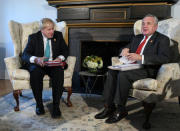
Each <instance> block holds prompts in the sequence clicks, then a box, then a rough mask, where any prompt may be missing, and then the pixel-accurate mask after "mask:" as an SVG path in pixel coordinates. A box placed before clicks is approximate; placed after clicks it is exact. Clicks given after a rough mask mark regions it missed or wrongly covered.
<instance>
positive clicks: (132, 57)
mask: <svg viewBox="0 0 180 131" xmlns="http://www.w3.org/2000/svg"><path fill="white" fill-rule="evenodd" d="M126 57H127V59H128V60H135V61H140V60H142V56H141V55H139V54H136V53H129V54H128V55H127V56H126Z"/></svg>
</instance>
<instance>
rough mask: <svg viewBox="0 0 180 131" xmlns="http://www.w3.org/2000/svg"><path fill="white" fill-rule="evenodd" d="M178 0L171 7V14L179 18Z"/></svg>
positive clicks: (179, 5)
mask: <svg viewBox="0 0 180 131" xmlns="http://www.w3.org/2000/svg"><path fill="white" fill-rule="evenodd" d="M179 12H180V1H178V2H177V3H176V4H175V5H173V6H172V8H171V16H172V17H174V18H178V19H180V14H179Z"/></svg>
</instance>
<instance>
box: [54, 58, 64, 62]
mask: <svg viewBox="0 0 180 131" xmlns="http://www.w3.org/2000/svg"><path fill="white" fill-rule="evenodd" d="M53 61H57V62H61V61H62V60H61V59H60V58H56V59H55V60H53Z"/></svg>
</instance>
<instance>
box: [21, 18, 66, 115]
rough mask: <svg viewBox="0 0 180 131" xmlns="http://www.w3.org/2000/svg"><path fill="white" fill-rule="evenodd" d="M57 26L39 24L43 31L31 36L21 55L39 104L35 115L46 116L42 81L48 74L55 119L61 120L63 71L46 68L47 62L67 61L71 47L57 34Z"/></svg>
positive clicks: (47, 23) (44, 23)
mask: <svg viewBox="0 0 180 131" xmlns="http://www.w3.org/2000/svg"><path fill="white" fill-rule="evenodd" d="M54 27H55V23H54V22H53V21H52V20H51V19H49V18H44V19H42V20H41V23H40V31H38V32H37V33H34V34H31V35H30V36H29V38H28V43H27V46H26V48H25V49H24V52H23V54H22V60H23V61H24V62H25V63H26V66H27V68H28V71H29V72H30V85H31V88H32V91H33V95H34V97H35V100H36V114H37V115H42V114H44V113H45V111H44V106H43V101H42V90H43V78H44V75H45V74H47V75H48V76H49V77H50V78H51V80H52V97H53V112H52V117H53V118H58V117H60V116H61V111H60V108H59V104H60V98H61V96H62V93H63V84H64V70H63V68H62V67H61V66H46V65H45V63H44V62H45V61H58V62H62V61H64V60H65V59H66V58H67V56H68V47H67V45H66V43H65V41H64V39H63V36H62V33H61V32H58V31H55V30H54Z"/></svg>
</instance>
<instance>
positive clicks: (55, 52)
mask: <svg viewBox="0 0 180 131" xmlns="http://www.w3.org/2000/svg"><path fill="white" fill-rule="evenodd" d="M51 45H52V57H53V59H56V58H57V57H58V56H59V55H63V56H64V57H65V58H67V56H68V47H67V45H66V43H65V41H64V39H63V36H62V33H61V32H58V31H55V32H54V36H53V38H51ZM31 56H37V57H43V56H44V42H43V36H42V33H41V31H38V32H37V33H34V34H31V35H30V36H29V38H28V43H27V45H26V48H25V49H24V52H23V54H22V60H23V61H24V62H25V65H23V66H26V67H27V68H28V70H29V71H32V70H33V69H35V68H36V67H37V66H38V65H36V64H32V63H30V57H31Z"/></svg>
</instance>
